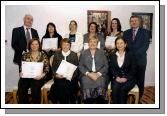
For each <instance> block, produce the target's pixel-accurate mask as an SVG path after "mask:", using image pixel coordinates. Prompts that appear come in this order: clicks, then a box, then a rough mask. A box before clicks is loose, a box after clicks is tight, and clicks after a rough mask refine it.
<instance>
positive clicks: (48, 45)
mask: <svg viewBox="0 0 167 116" xmlns="http://www.w3.org/2000/svg"><path fill="white" fill-rule="evenodd" d="M57 41H58V38H43V42H42V49H52V48H56V49H57V46H58V45H57V44H58V43H57Z"/></svg>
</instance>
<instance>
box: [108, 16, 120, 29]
mask: <svg viewBox="0 0 167 116" xmlns="http://www.w3.org/2000/svg"><path fill="white" fill-rule="evenodd" d="M114 20H115V21H117V30H118V31H119V32H121V31H122V30H121V28H122V27H121V22H120V20H119V19H118V18H113V19H112V20H111V25H110V29H111V32H112V31H113V28H112V21H114Z"/></svg>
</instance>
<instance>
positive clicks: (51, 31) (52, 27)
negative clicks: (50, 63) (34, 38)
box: [41, 22, 62, 58]
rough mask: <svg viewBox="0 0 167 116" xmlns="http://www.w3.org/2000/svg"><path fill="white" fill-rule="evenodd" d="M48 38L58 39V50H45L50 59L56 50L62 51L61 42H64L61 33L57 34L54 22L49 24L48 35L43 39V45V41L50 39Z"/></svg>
mask: <svg viewBox="0 0 167 116" xmlns="http://www.w3.org/2000/svg"><path fill="white" fill-rule="evenodd" d="M48 38H58V49H55V48H53V49H47V50H44V51H46V53H47V55H48V57H49V58H50V56H52V55H53V53H54V52H55V51H56V50H60V41H61V40H62V36H61V35H60V34H59V33H57V31H56V26H55V24H54V23H52V22H50V23H48V24H47V28H46V33H45V35H44V36H43V37H42V40H41V43H43V39H48Z"/></svg>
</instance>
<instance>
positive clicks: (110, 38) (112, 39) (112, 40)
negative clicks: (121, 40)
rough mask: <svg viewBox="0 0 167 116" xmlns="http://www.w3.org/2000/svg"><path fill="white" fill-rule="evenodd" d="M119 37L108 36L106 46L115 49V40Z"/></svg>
mask: <svg viewBox="0 0 167 116" xmlns="http://www.w3.org/2000/svg"><path fill="white" fill-rule="evenodd" d="M116 38H117V37H113V36H107V37H106V41H105V46H106V47H107V46H110V45H111V46H112V48H115V39H116Z"/></svg>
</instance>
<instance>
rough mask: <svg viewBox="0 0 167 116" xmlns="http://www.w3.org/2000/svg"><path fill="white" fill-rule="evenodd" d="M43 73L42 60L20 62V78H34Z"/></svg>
mask: <svg viewBox="0 0 167 116" xmlns="http://www.w3.org/2000/svg"><path fill="white" fill-rule="evenodd" d="M42 73H43V62H22V74H23V76H22V78H34V77H36V76H39V75H41V74H42Z"/></svg>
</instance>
